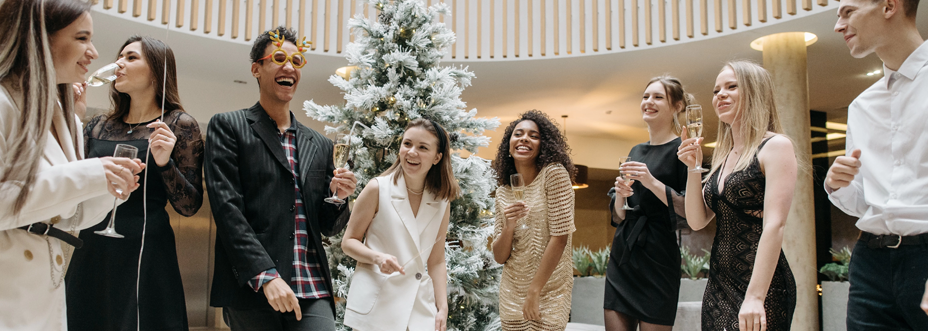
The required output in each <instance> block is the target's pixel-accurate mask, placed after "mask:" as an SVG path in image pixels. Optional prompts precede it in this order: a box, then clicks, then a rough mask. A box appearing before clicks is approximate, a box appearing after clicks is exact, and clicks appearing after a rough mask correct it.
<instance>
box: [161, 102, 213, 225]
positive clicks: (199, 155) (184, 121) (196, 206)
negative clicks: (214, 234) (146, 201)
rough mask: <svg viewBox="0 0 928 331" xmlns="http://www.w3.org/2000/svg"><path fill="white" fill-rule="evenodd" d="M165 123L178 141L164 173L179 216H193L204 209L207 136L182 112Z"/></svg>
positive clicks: (162, 171)
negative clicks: (204, 166)
mask: <svg viewBox="0 0 928 331" xmlns="http://www.w3.org/2000/svg"><path fill="white" fill-rule="evenodd" d="M171 115H174V116H172V117H173V119H171V120H169V119H165V122H167V123H169V125H168V126H169V127H170V128H171V131H173V132H174V136H176V137H177V141H176V142H175V143H174V151H172V152H171V159H170V160H169V161H168V164H166V165H165V166H164V167H160V168H159V169H158V170H160V172H161V179H162V180H163V181H164V188H165V190H166V191H167V194H168V199H169V200H170V201H171V206H173V207H174V210H176V211H177V213H179V214H181V215H184V216H193V214H196V212H197V211H198V210H200V206H202V205H203V136H202V135H200V126H199V124H198V123H197V120H196V119H194V118H193V116H190V114H187V113H185V112H181V111H173V112H172V114H171Z"/></svg>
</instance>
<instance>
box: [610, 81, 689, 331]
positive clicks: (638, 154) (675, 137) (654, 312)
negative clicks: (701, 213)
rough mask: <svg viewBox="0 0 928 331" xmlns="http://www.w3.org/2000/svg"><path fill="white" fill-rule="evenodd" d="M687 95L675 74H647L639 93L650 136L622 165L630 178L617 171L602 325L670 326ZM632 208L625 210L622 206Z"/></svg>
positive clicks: (675, 295)
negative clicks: (628, 182)
mask: <svg viewBox="0 0 928 331" xmlns="http://www.w3.org/2000/svg"><path fill="white" fill-rule="evenodd" d="M690 100H692V96H691V95H689V94H688V93H686V92H685V91H684V90H683V84H681V83H680V81H679V80H677V79H676V78H673V77H669V76H660V77H656V78H653V79H651V81H650V82H648V85H647V86H646V88H645V91H644V94H643V96H642V99H641V116H642V118H643V119H644V121H645V123H647V124H648V134H649V136H650V138H651V139H650V140H649V141H648V142H645V143H641V144H638V145H637V146H635V147H633V148H632V150H631V152H629V155H628V156H629V158H630V159H631V162H627V163H624V164H623V165H622V167H621V169H620V170H621V171H622V173H623V174H626V176H627V177H628V178H631V179H633V181H632V184H631V185H626V184H625V181H624V180H622V179H621V178H616V181H615V187H614V188H613V189H611V190H610V191H609V195H610V196H611V197H612V202H611V206H610V209H611V210H612V225H613V226H615V227H616V231H615V236H614V237H613V240H612V253H611V256H610V258H609V266H608V269H607V270H606V293H605V303H604V306H603V308H604V309H605V322H606V330H608V331H616V330H623V331H624V330H630V331H634V330H636V329H639V328H640V330H642V331H649V330H667V331H669V330H671V328H672V327H673V321H674V319H675V318H676V314H677V299H678V296H679V292H680V248H679V246H678V245H677V238H676V233H675V230H676V229H677V224H682V223H684V222H685V220H684V217H683V216H682V215H683V204H684V199H683V189H684V188H685V185H686V165H684V164H683V163H682V162H680V161H679V160H678V159H677V155H676V154H677V147H679V146H680V137H679V134H680V130H681V128H682V126H681V125H680V120H679V118H680V115H681V114H682V112H683V110H684V109H685V108H686V106H687V105H689V104H690ZM626 199H627V200H628V206H630V207H634V209H633V210H624V209H623V205H624V204H625V202H626Z"/></svg>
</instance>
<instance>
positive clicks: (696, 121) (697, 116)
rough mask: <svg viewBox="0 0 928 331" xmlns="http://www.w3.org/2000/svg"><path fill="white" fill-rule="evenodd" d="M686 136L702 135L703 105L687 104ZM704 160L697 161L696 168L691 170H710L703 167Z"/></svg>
mask: <svg viewBox="0 0 928 331" xmlns="http://www.w3.org/2000/svg"><path fill="white" fill-rule="evenodd" d="M686 136H687V138H700V137H702V106H700V105H689V106H686ZM701 163H702V162H701V161H697V162H696V168H694V169H692V170H690V172H707V171H709V170H707V169H705V168H703V167H702V164H701Z"/></svg>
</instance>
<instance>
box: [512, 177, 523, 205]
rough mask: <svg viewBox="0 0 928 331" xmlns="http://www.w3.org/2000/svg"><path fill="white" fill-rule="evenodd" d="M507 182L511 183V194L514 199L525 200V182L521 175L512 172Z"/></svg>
mask: <svg viewBox="0 0 928 331" xmlns="http://www.w3.org/2000/svg"><path fill="white" fill-rule="evenodd" d="M509 183H510V184H511V185H512V195H513V196H515V197H516V201H525V200H524V199H525V182H524V181H523V180H522V175H520V174H512V175H511V176H509Z"/></svg>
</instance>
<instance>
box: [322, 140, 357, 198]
mask: <svg viewBox="0 0 928 331" xmlns="http://www.w3.org/2000/svg"><path fill="white" fill-rule="evenodd" d="M349 139H350V137H349V136H348V135H347V134H344V133H339V134H338V135H336V136H335V151H334V152H333V153H332V161H333V163H335V167H336V168H339V169H344V168H348V154H349V151H350V148H349V146H351V141H350V140H349ZM324 201H325V202H328V203H331V204H336V205H340V204H343V203H345V200H342V199H339V198H338V189H336V190H335V192H334V193H332V196H331V197H328V198H325V200H324Z"/></svg>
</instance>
